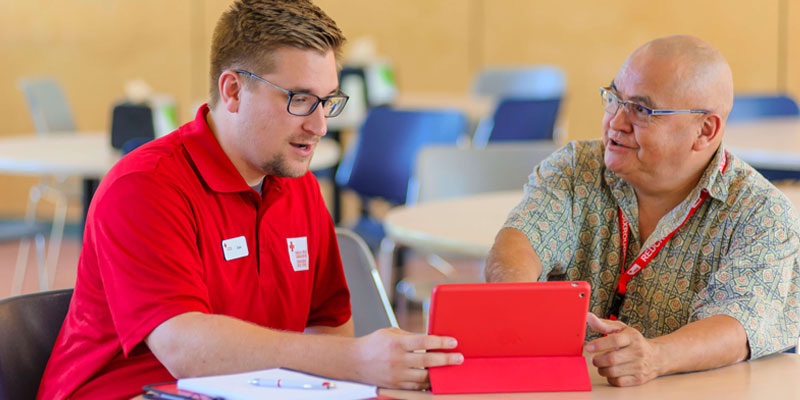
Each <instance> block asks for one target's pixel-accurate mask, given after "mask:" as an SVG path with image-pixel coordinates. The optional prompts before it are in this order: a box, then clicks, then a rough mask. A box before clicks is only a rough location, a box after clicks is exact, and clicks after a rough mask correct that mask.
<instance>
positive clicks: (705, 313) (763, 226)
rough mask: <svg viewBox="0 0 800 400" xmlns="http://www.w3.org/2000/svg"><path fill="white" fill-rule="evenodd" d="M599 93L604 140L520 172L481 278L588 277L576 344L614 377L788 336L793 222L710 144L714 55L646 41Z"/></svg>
mask: <svg viewBox="0 0 800 400" xmlns="http://www.w3.org/2000/svg"><path fill="white" fill-rule="evenodd" d="M600 92H601V93H600V94H601V97H602V100H603V106H604V108H605V115H604V117H603V138H602V140H594V141H580V142H572V143H570V144H568V145H567V146H565V147H564V148H562V149H561V150H559V151H557V152H556V153H554V154H553V155H552V156H551V157H550V158H548V159H547V160H545V161H544V162H542V164H541V165H539V166H538V167H537V168H536V169H535V170H534V171H533V173H532V174H531V176H530V180H529V183H528V185H526V187H525V196H524V198H523V200H522V202H521V203H520V204H519V205H518V206H517V207H516V208H515V209H514V210H513V211H512V212H511V214H510V215H509V218H508V220H507V222H506V224H505V225H504V227H503V229H502V230H501V231H500V232H499V233H498V235H497V238H496V241H495V244H494V247H493V248H492V252H491V254H490V256H489V260H488V261H487V265H486V278H487V281H490V282H501V281H535V280H586V281H588V282H590V284H591V285H592V295H591V303H590V308H591V311H592V314H590V315H589V327H590V328H591V329H590V335H589V336H588V337H587V340H589V342H588V343H587V344H586V347H585V350H586V351H587V352H590V353H596V355H595V356H594V358H593V360H592V362H593V364H594V365H595V366H596V367H597V368H598V372H599V373H600V375H602V376H605V377H607V379H608V381H609V383H611V384H613V385H619V386H628V385H637V384H641V383H644V382H647V381H649V380H651V379H653V378H655V377H658V376H661V375H667V374H672V373H676V372H684V371H697V370H704V369H709V368H715V367H719V366H723V365H727V364H731V363H735V362H738V361H742V360H746V359H748V358H751V359H752V358H757V357H761V356H764V355H767V354H771V353H775V352H779V351H781V350H784V349H786V348H789V347H792V346H793V345H795V344H796V343H797V337H798V333H799V332H800V321H799V320H798V300H800V288H799V286H800V267H799V266H798V263H799V262H800V223H799V222H798V217H797V214H796V212H795V211H794V209H793V207H792V204H791V203H790V202H789V201H788V200H787V199H786V198H785V197H784V196H783V195H782V194H781V192H780V191H778V190H777V189H776V188H775V187H774V186H772V185H771V184H770V183H769V182H767V181H766V180H765V179H764V178H763V177H762V176H761V175H759V174H758V173H757V172H755V171H754V170H753V168H752V167H750V166H749V165H747V164H746V163H744V162H743V161H741V160H740V159H739V158H737V157H736V156H734V155H733V154H731V153H730V152H727V151H726V150H725V147H724V146H723V145H722V140H723V134H724V130H725V120H726V118H727V116H728V113H729V112H730V110H731V106H732V103H733V82H732V78H731V70H730V67H729V66H728V63H727V62H726V61H725V59H724V57H723V56H722V55H721V54H720V53H719V51H717V50H716V49H715V48H714V47H713V46H711V45H710V44H708V43H706V42H704V41H702V40H700V39H698V38H695V37H690V36H672V37H666V38H661V39H656V40H653V41H651V42H649V43H647V44H645V45H643V46H642V47H640V48H638V49H636V50H635V51H634V52H633V54H631V55H630V56H629V57H628V59H627V60H626V61H625V63H624V64H623V65H622V67H621V68H620V70H619V72H618V74H617V76H616V77H615V78H614V80H613V81H612V82H611V85H610V86H609V87H608V88H604V89H601V91H600Z"/></svg>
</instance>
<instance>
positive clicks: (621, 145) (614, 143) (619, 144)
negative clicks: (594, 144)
mask: <svg viewBox="0 0 800 400" xmlns="http://www.w3.org/2000/svg"><path fill="white" fill-rule="evenodd" d="M608 141H609V142H610V143H611V144H612V145H614V146H619V147H625V148H627V147H628V146H625V145H624V144H622V143H620V142H618V141H616V140H614V139H611V138H608Z"/></svg>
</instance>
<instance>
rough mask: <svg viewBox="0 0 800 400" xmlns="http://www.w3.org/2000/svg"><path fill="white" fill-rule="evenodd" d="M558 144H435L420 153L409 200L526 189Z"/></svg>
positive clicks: (424, 200)
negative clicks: (465, 146) (467, 145)
mask: <svg viewBox="0 0 800 400" xmlns="http://www.w3.org/2000/svg"><path fill="white" fill-rule="evenodd" d="M557 148H558V146H557V145H556V144H555V143H554V142H552V141H544V140H542V141H535V142H524V143H502V144H492V145H489V146H488V147H485V148H471V149H464V148H458V147H455V146H433V147H428V148H425V149H423V150H422V151H421V152H420V153H419V157H417V162H416V164H415V168H414V177H413V178H412V183H411V184H409V187H408V189H409V194H408V199H409V200H408V203H411V202H412V201H413V200H416V202H419V203H424V202H428V201H432V200H440V199H446V198H451V197H459V196H465V195H470V194H476V193H485V192H495V191H502V190H514V189H518V190H522V187H523V185H524V184H525V183H527V182H528V175H530V174H531V172H532V171H533V169H534V167H536V166H537V165H538V164H539V163H540V162H541V161H542V160H544V159H545V158H547V157H548V156H549V155H550V154H551V153H552V152H554V151H555V150H556V149H557Z"/></svg>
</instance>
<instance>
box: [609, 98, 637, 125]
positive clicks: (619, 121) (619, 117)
mask: <svg viewBox="0 0 800 400" xmlns="http://www.w3.org/2000/svg"><path fill="white" fill-rule="evenodd" d="M608 125H609V126H610V127H611V129H613V130H615V131H621V132H629V131H630V130H631V128H632V126H633V124H632V123H631V118H630V115H629V114H628V105H627V104H620V105H619V108H617V112H616V113H614V115H613V116H612V117H611V120H610V121H609V122H608Z"/></svg>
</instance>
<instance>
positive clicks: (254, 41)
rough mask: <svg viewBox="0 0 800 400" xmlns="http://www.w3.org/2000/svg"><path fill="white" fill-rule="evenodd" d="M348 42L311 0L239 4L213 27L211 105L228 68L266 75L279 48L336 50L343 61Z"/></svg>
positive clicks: (256, 0) (263, 0)
mask: <svg viewBox="0 0 800 400" xmlns="http://www.w3.org/2000/svg"><path fill="white" fill-rule="evenodd" d="M344 41H345V38H344V35H342V31H341V30H340V29H339V27H337V26H336V22H334V21H333V19H331V18H330V17H329V16H328V15H327V14H325V12H324V11H322V10H321V9H320V8H319V7H317V6H316V5H314V4H313V3H312V2H311V1H309V0H237V1H235V2H234V3H233V4H232V5H231V7H230V9H228V11H226V12H225V13H224V14H222V16H221V17H220V19H219V21H218V22H217V26H216V28H214V37H213V39H212V41H211V74H210V91H209V92H210V93H209V94H210V100H209V105H210V106H211V107H213V106H214V105H215V104H216V103H217V101H218V100H219V88H218V86H217V82H218V81H219V76H220V75H221V74H222V72H223V71H225V70H227V69H231V68H241V69H246V70H248V71H251V72H254V73H256V74H264V73H268V72H269V71H270V70H271V69H272V67H273V61H274V60H273V59H272V52H273V51H274V50H275V49H277V48H279V47H296V48H299V49H310V50H317V51H319V52H320V53H325V52H327V51H328V50H333V51H334V53H335V54H336V58H337V59H339V55H340V54H339V53H340V50H341V46H342V44H344Z"/></svg>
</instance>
